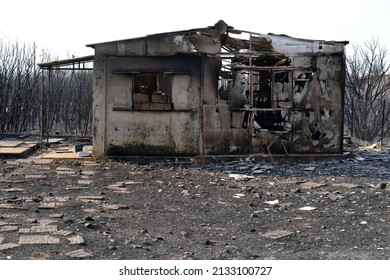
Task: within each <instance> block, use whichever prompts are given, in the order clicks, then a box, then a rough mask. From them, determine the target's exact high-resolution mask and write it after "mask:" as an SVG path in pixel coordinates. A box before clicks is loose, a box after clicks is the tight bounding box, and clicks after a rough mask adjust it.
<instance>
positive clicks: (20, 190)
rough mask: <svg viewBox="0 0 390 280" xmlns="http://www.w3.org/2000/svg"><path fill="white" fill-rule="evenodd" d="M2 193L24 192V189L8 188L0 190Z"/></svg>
mask: <svg viewBox="0 0 390 280" xmlns="http://www.w3.org/2000/svg"><path fill="white" fill-rule="evenodd" d="M0 191H2V192H25V191H26V190H25V189H22V188H9V189H0Z"/></svg>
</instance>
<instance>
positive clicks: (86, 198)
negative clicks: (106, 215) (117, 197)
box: [76, 196, 104, 202]
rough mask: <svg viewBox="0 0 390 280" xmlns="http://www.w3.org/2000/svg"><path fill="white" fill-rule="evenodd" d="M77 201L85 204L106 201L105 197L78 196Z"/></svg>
mask: <svg viewBox="0 0 390 280" xmlns="http://www.w3.org/2000/svg"><path fill="white" fill-rule="evenodd" d="M76 199H77V200H82V201H85V202H93V201H94V202H96V201H100V200H104V196H78V197H77V198H76Z"/></svg>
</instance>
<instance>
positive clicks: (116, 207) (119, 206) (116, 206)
mask: <svg viewBox="0 0 390 280" xmlns="http://www.w3.org/2000/svg"><path fill="white" fill-rule="evenodd" d="M103 208H104V209H107V210H120V209H129V206H127V205H125V204H104V205H103Z"/></svg>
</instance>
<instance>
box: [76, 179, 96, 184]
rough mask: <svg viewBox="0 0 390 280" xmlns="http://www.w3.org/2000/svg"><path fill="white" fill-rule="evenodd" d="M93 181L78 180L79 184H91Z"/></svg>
mask: <svg viewBox="0 0 390 280" xmlns="http://www.w3.org/2000/svg"><path fill="white" fill-rule="evenodd" d="M92 183H93V180H78V181H77V184H79V185H90V184H92Z"/></svg>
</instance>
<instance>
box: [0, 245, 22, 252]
mask: <svg viewBox="0 0 390 280" xmlns="http://www.w3.org/2000/svg"><path fill="white" fill-rule="evenodd" d="M16 247H20V245H19V244H15V243H5V244H0V251H3V250H7V249H12V248H16Z"/></svg>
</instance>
